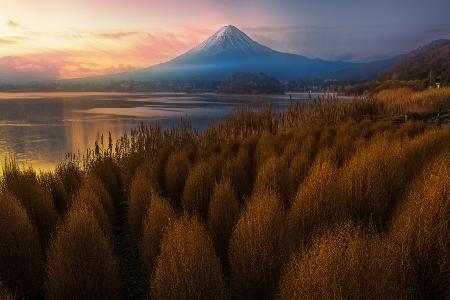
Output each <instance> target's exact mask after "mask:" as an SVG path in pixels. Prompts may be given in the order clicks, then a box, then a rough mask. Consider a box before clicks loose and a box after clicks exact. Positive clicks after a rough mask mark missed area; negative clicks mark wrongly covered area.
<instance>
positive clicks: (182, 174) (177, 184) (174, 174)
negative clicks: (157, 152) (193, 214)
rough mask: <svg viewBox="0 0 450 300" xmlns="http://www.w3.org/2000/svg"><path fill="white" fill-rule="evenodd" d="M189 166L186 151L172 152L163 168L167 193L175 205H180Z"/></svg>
mask: <svg viewBox="0 0 450 300" xmlns="http://www.w3.org/2000/svg"><path fill="white" fill-rule="evenodd" d="M190 166H191V162H190V161H189V157H188V155H187V153H186V152H181V153H172V154H171V155H170V156H169V158H168V160H167V164H166V167H165V169H164V176H165V177H164V179H165V180H164V182H165V186H166V190H167V194H168V196H169V197H170V199H171V200H172V203H174V204H176V206H177V207H179V206H180V197H181V193H182V192H183V188H184V183H185V182H186V178H187V176H188V174H189V168H190Z"/></svg>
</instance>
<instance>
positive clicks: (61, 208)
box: [39, 173, 71, 215]
mask: <svg viewBox="0 0 450 300" xmlns="http://www.w3.org/2000/svg"><path fill="white" fill-rule="evenodd" d="M39 180H40V182H41V183H42V185H43V186H44V187H45V189H46V191H47V192H48V193H49V194H50V195H51V197H52V199H53V206H54V207H55V209H56V211H57V212H58V213H59V214H60V215H61V214H64V213H65V212H66V211H67V209H68V207H69V206H70V202H71V196H69V195H68V193H67V191H66V188H65V187H64V184H63V182H62V180H61V178H59V177H58V176H57V175H55V174H53V173H43V174H41V175H40V176H39Z"/></svg>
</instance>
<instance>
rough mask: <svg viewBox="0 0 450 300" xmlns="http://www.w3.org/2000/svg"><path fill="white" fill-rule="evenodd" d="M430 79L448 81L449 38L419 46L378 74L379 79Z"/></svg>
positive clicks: (449, 74)
mask: <svg viewBox="0 0 450 300" xmlns="http://www.w3.org/2000/svg"><path fill="white" fill-rule="evenodd" d="M430 73H431V80H432V81H433V82H441V83H442V84H445V83H449V82H450V40H448V39H447V40H437V41H434V42H432V43H430V44H428V45H426V46H423V47H420V48H418V49H416V50H414V51H412V52H410V53H408V54H406V55H404V56H403V57H401V59H400V60H399V61H398V62H396V63H394V64H393V65H392V66H391V67H389V68H387V70H386V71H385V72H383V73H382V74H380V76H379V79H381V80H430Z"/></svg>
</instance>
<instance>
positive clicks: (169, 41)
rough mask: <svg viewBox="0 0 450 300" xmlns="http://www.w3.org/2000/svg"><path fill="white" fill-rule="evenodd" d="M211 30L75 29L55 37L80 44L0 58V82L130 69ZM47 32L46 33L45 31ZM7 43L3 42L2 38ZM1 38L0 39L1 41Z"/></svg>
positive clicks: (169, 55)
mask: <svg viewBox="0 0 450 300" xmlns="http://www.w3.org/2000/svg"><path fill="white" fill-rule="evenodd" d="M210 33H211V31H210V30H207V29H201V28H188V29H186V30H184V31H182V32H179V33H172V32H152V33H147V32H137V31H127V32H124V31H108V32H94V33H88V32H80V33H77V32H74V33H71V34H59V35H58V36H56V38H57V39H61V41H66V42H73V41H78V40H79V41H80V42H81V43H82V47H81V46H80V47H78V49H77V48H75V47H73V48H72V49H70V50H66V49H61V50H52V49H48V50H46V51H42V52H38V53H30V54H23V55H9V56H6V57H3V58H0V81H1V80H2V79H3V80H4V79H9V80H11V78H15V79H20V78H21V77H22V78H24V79H29V78H31V80H36V79H39V78H40V75H41V78H42V79H68V78H80V77H89V76H97V75H105V74H111V73H120V72H126V71H131V70H134V69H138V68H144V67H149V66H151V65H154V64H158V63H161V62H164V61H167V60H170V59H172V58H174V57H176V56H177V55H179V54H182V53H184V52H186V51H187V50H189V49H190V48H191V47H193V46H195V45H196V44H198V43H199V42H201V41H202V40H203V39H204V38H205V37H206V36H207V35H209V34H210ZM47 35H48V34H47ZM5 42H6V41H5ZM1 43H2V40H0V44H1Z"/></svg>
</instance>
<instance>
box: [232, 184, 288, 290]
mask: <svg viewBox="0 0 450 300" xmlns="http://www.w3.org/2000/svg"><path fill="white" fill-rule="evenodd" d="M284 238H285V213H284V210H283V205H282V203H281V200H280V199H279V197H278V195H277V194H276V193H275V192H274V191H270V190H268V191H258V192H257V193H255V194H253V195H252V197H251V199H250V200H249V201H248V202H247V205H246V208H245V210H244V211H243V212H242V213H241V215H240V217H239V220H238V223H237V224H236V226H235V228H234V231H233V233H232V235H231V239H230V247H229V262H230V273H231V284H232V289H233V295H234V296H235V297H237V298H241V299H266V298H270V295H271V293H272V291H273V287H274V285H275V284H276V282H277V279H278V273H279V270H280V268H281V265H282V263H283V261H284V258H285V254H286V253H285V242H286V241H285V240H284Z"/></svg>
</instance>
